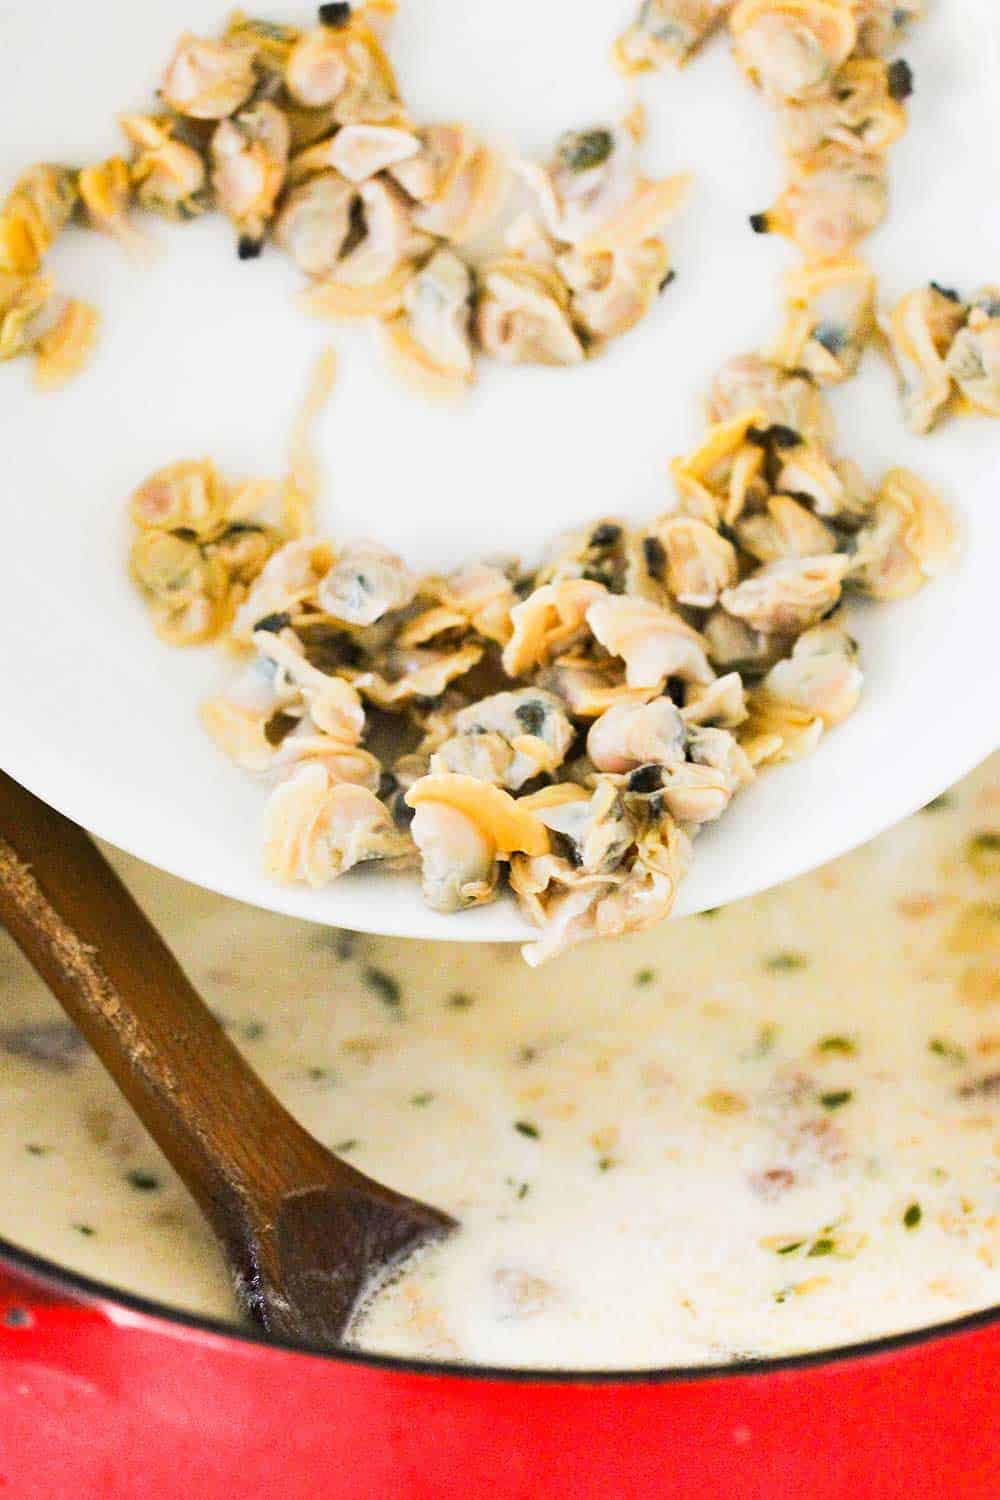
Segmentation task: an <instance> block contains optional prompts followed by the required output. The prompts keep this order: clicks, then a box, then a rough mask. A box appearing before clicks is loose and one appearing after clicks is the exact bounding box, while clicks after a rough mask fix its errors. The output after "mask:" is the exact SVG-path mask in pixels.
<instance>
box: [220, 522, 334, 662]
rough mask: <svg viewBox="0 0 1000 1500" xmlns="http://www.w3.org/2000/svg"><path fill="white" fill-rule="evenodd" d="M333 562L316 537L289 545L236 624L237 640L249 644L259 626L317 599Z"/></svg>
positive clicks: (257, 584) (250, 596) (279, 553)
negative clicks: (317, 594) (320, 582)
mask: <svg viewBox="0 0 1000 1500" xmlns="http://www.w3.org/2000/svg"><path fill="white" fill-rule="evenodd" d="M331 561H332V557H331V552H330V548H329V547H328V546H327V545H326V544H325V543H324V542H320V541H318V540H317V539H316V538H315V537H308V536H307V537H300V538H298V540H296V541H294V542H287V543H286V544H285V546H284V547H281V548H279V550H278V551H277V552H275V554H274V555H273V557H270V558H269V559H268V561H267V563H266V564H265V566H264V568H263V570H262V571H261V574H260V577H259V578H257V580H256V581H255V583H254V584H253V587H252V588H251V589H250V592H249V593H248V594H247V596H246V598H245V599H244V601H243V603H242V604H241V605H240V607H239V609H238V610H237V612H236V616H235V618H234V620H233V625H232V635H233V639H234V640H236V641H238V642H240V643H241V644H244V645H246V644H249V642H250V641H251V640H252V638H253V633H254V631H255V630H256V629H257V625H258V622H259V621H261V620H266V619H269V618H272V617H274V616H275V615H278V616H280V615H285V614H288V613H289V612H290V611H292V610H294V609H296V608H297V607H298V606H299V605H300V604H301V603H302V602H303V601H304V600H306V599H315V596H316V590H317V588H318V586H319V581H320V579H321V578H322V577H323V576H324V574H325V573H326V572H327V570H328V569H329V567H330V564H331Z"/></svg>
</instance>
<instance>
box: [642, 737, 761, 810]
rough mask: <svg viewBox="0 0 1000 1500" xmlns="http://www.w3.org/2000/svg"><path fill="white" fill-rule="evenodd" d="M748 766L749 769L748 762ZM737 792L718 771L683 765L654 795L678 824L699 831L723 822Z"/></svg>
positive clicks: (669, 773)
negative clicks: (707, 824)
mask: <svg viewBox="0 0 1000 1500" xmlns="http://www.w3.org/2000/svg"><path fill="white" fill-rule="evenodd" d="M720 732H723V731H720ZM733 743H734V744H735V743H736V742H735V740H734V741H733ZM737 748H738V747H737ZM740 753H741V754H742V751H741V752H740ZM744 758H745V757H744ZM747 765H748V766H750V762H749V761H747ZM750 769H751V771H752V767H751V768H750ZM734 791H735V787H734V786H733V785H732V782H731V780H730V778H729V777H728V776H727V775H726V773H725V772H724V771H721V770H719V769H718V767H716V766H699V765H695V764H694V762H693V761H682V762H681V764H680V765H677V766H671V767H670V769H669V770H667V771H666V772H664V775H663V785H662V786H661V787H660V789H659V790H658V791H657V792H656V793H655V794H654V795H655V796H656V797H657V798H659V799H660V800H661V802H662V804H663V806H664V807H665V808H666V809H667V811H668V812H669V814H670V816H671V817H672V818H676V819H677V821H678V823H681V824H683V825H685V826H688V827H698V826H699V825H700V824H702V823H714V822H715V821H716V819H717V818H721V817H722V814H723V813H724V812H725V810H726V808H727V807H728V806H729V804H730V802H731V801H732V800H733V792H734Z"/></svg>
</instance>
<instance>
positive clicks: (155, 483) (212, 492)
mask: <svg viewBox="0 0 1000 1500" xmlns="http://www.w3.org/2000/svg"><path fill="white" fill-rule="evenodd" d="M228 505H229V491H228V490H227V488H226V485H225V484H224V483H223V481H222V478H221V477H220V475H219V472H218V470H217V469H216V467H215V465H214V464H213V463H212V461H211V459H208V458H203V459H194V460H190V459H188V460H184V461H182V462H181V463H176V464H168V465H167V466H166V468H163V469H157V470H156V471H155V472H154V473H152V474H150V476H149V478H148V479H144V480H143V482H142V484H141V485H140V486H139V488H138V489H136V490H134V491H133V492H132V498H131V499H130V501H129V515H130V516H131V517H132V521H133V523H134V524H135V525H136V526H138V527H139V529H140V531H150V530H160V531H181V530H183V531H190V532H193V533H194V535H195V536H196V537H199V538H205V537H208V536H211V535H213V534H214V533H215V532H216V531H218V529H219V527H220V526H221V525H222V522H223V520H224V518H225V515H226V512H227V509H228Z"/></svg>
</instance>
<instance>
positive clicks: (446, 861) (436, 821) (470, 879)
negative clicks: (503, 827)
mask: <svg viewBox="0 0 1000 1500" xmlns="http://www.w3.org/2000/svg"><path fill="white" fill-rule="evenodd" d="M476 784H477V785H480V783H479V782H477V783H476ZM416 785H417V786H419V785H420V783H419V782H417V783H416ZM411 790H412V788H411ZM408 795H409V794H407V796H408ZM410 836H411V838H412V839H413V842H414V843H415V844H416V846H417V849H418V850H419V852H420V859H421V887H422V890H423V895H424V900H425V901H426V902H427V905H428V906H429V907H431V909H432V910H433V911H444V912H453V911H464V910H466V909H467V908H468V907H470V906H482V905H484V904H485V903H486V902H488V901H492V900H493V899H494V897H495V896H496V891H497V884H498V882H499V879H500V866H499V864H498V862H497V852H496V846H495V845H494V843H493V841H492V840H491V839H490V838H489V836H488V835H487V834H486V833H484V832H483V830H482V829H481V828H480V827H479V825H478V823H477V822H476V821H475V820H474V819H473V818H471V817H469V816H468V814H467V813H465V812H463V811H462V810H461V809H460V808H457V807H452V806H450V805H449V804H448V803H447V802H426V803H424V804H423V805H422V806H420V807H418V808H417V810H416V812H415V813H414V815H413V821H412V823H411V824H410Z"/></svg>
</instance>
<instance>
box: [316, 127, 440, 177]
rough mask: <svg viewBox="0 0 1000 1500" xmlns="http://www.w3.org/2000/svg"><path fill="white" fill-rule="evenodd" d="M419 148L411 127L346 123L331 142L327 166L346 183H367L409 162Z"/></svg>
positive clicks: (418, 141) (418, 140)
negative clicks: (345, 180) (346, 181)
mask: <svg viewBox="0 0 1000 1500" xmlns="http://www.w3.org/2000/svg"><path fill="white" fill-rule="evenodd" d="M419 150H420V139H419V137H418V136H416V135H414V134H413V132H412V131H410V130H399V129H397V128H395V127H393V126H391V125H345V126H344V127H343V129H342V130H338V131H337V133H336V135H335V136H333V138H332V140H331V141H330V149H329V163H328V165H329V166H331V167H333V169H334V171H336V172H339V173H340V175H341V177H346V178H347V180H348V182H366V181H367V180H368V178H369V177H376V176H377V175H378V173H379V172H384V171H386V170H387V168H389V167H394V166H397V165H398V164H399V163H400V162H402V161H408V160H409V159H410V158H411V157H414V156H416V155H417V153H418V152H419Z"/></svg>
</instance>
